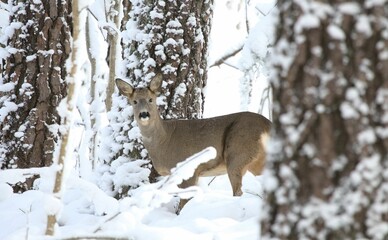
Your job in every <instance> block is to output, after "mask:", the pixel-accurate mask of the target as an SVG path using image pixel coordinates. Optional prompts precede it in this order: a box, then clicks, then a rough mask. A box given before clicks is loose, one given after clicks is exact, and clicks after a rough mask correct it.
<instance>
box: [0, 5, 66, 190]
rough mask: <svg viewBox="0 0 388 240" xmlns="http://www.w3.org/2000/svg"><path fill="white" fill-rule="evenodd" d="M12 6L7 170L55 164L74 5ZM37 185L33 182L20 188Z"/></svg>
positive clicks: (6, 75) (2, 147)
mask: <svg viewBox="0 0 388 240" xmlns="http://www.w3.org/2000/svg"><path fill="white" fill-rule="evenodd" d="M10 4H13V5H14V6H15V7H14V8H13V10H14V12H12V13H11V19H10V22H11V24H10V26H9V30H11V29H13V30H14V32H13V35H12V36H11V37H10V38H9V39H8V43H7V50H8V56H7V58H6V59H5V60H4V62H3V63H4V64H2V83H3V84H4V85H7V86H9V88H7V91H3V92H1V93H0V97H1V100H0V102H1V109H2V111H1V115H0V118H1V119H0V128H1V134H0V136H1V137H0V154H1V157H0V159H1V160H0V163H1V168H2V169H4V168H30V167H42V166H49V165H50V164H51V163H52V160H53V152H54V145H55V142H56V141H57V138H58V133H57V130H56V129H57V128H56V126H57V125H58V124H59V123H60V117H59V115H58V112H57V106H58V104H59V102H60V101H61V99H63V98H64V96H65V95H66V84H65V83H64V79H65V76H66V70H65V65H66V64H65V61H66V59H67V58H68V56H69V52H70V43H69V39H70V32H71V31H70V21H69V15H70V12H71V10H70V7H71V4H69V3H68V2H64V1H57V2H53V1H47V2H46V1H43V2H42V3H40V2H39V3H35V2H33V1H27V2H23V3H19V1H13V2H12V3H10ZM16 6H17V7H16ZM31 185H32V182H31V181H29V182H28V183H27V185H25V186H23V187H22V189H20V190H23V189H26V188H27V189H28V188H30V187H31ZM17 190H18V189H17V188H15V191H17Z"/></svg>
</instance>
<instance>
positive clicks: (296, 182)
mask: <svg viewBox="0 0 388 240" xmlns="http://www.w3.org/2000/svg"><path fill="white" fill-rule="evenodd" d="M387 23H388V12H387V1H364V0H358V1H336V2H335V3H333V1H328V0H325V1H279V12H278V22H277V37H276V43H275V49H274V56H273V58H272V61H273V62H272V64H273V71H274V72H275V74H274V75H273V78H272V79H271V83H272V87H273V99H274V117H273V119H274V122H273V123H274V124H273V126H274V132H273V137H272V141H271V144H270V149H269V159H268V171H267V172H266V173H265V177H264V179H265V184H264V185H265V188H266V190H267V191H268V196H267V204H268V205H265V206H266V208H265V211H264V212H263V217H262V234H263V239H273V238H276V239H387V238H388V228H387V225H386V224H387V222H388V208H387V199H388V154H387V153H388V134H387V133H388V117H387V116H388V104H387V103H388V81H387V79H388V24H387Z"/></svg>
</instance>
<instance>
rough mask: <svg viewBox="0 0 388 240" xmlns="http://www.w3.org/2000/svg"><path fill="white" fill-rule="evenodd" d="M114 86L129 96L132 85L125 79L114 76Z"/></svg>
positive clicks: (131, 91)
mask: <svg viewBox="0 0 388 240" xmlns="http://www.w3.org/2000/svg"><path fill="white" fill-rule="evenodd" d="M116 86H117V88H118V89H119V92H120V94H121V95H125V96H130V95H132V93H133V87H132V86H131V84H129V83H127V82H126V81H124V80H122V79H120V78H116Z"/></svg>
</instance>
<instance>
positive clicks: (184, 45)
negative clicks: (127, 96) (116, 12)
mask: <svg viewBox="0 0 388 240" xmlns="http://www.w3.org/2000/svg"><path fill="white" fill-rule="evenodd" d="M211 6H212V1H206V2H203V1H193V0H190V1H188V0H187V1H157V2H152V1H151V2H149V1H138V2H137V4H136V5H132V4H131V2H129V1H124V18H123V22H124V23H123V28H124V31H123V36H124V37H123V58H124V62H125V66H126V70H127V72H126V73H125V74H126V75H127V77H128V78H129V81H130V82H131V83H132V84H133V85H134V86H135V87H137V86H147V85H148V83H149V82H150V80H151V79H152V77H153V76H155V75H156V74H157V73H162V75H163V80H164V82H165V84H164V85H163V89H162V95H163V96H165V97H163V98H161V99H160V100H161V102H162V104H161V106H160V109H161V115H163V116H164V117H165V118H200V117H201V116H202V111H203V103H204V96H203V91H202V89H203V87H204V86H205V85H206V79H207V60H206V58H207V46H208V36H209V31H210V20H211V17H212V8H211ZM134 28H135V29H134ZM116 108H118V111H119V112H123V111H122V110H120V109H122V108H129V105H126V106H122V105H118V104H117V103H116ZM128 118H130V120H129V119H128ZM120 119H122V120H120ZM113 120H114V121H116V123H112V122H111V123H112V124H113V125H112V126H113V127H115V126H118V125H120V126H121V127H120V128H118V130H119V131H115V132H114V133H113V134H112V135H113V136H114V137H115V139H116V143H115V144H117V143H119V145H118V146H120V149H118V151H116V153H117V155H116V156H115V157H113V159H115V158H117V157H118V156H127V157H128V158H129V159H144V158H147V155H146V153H145V152H144V147H143V146H142V143H141V140H140V139H139V138H136V137H135V138H133V135H131V136H128V132H130V131H132V128H133V126H132V125H131V122H132V121H133V116H131V115H127V116H125V117H123V118H122V116H121V117H120V118H119V117H116V118H114V119H113ZM119 121H122V122H121V123H120V122H119ZM117 139H120V141H121V142H117ZM155 177H156V174H155V172H153V174H151V176H150V179H151V181H154V180H155Z"/></svg>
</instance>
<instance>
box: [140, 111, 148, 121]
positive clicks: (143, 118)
mask: <svg viewBox="0 0 388 240" xmlns="http://www.w3.org/2000/svg"><path fill="white" fill-rule="evenodd" d="M149 118H150V113H149V112H141V113H139V119H140V120H148V119H149Z"/></svg>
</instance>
